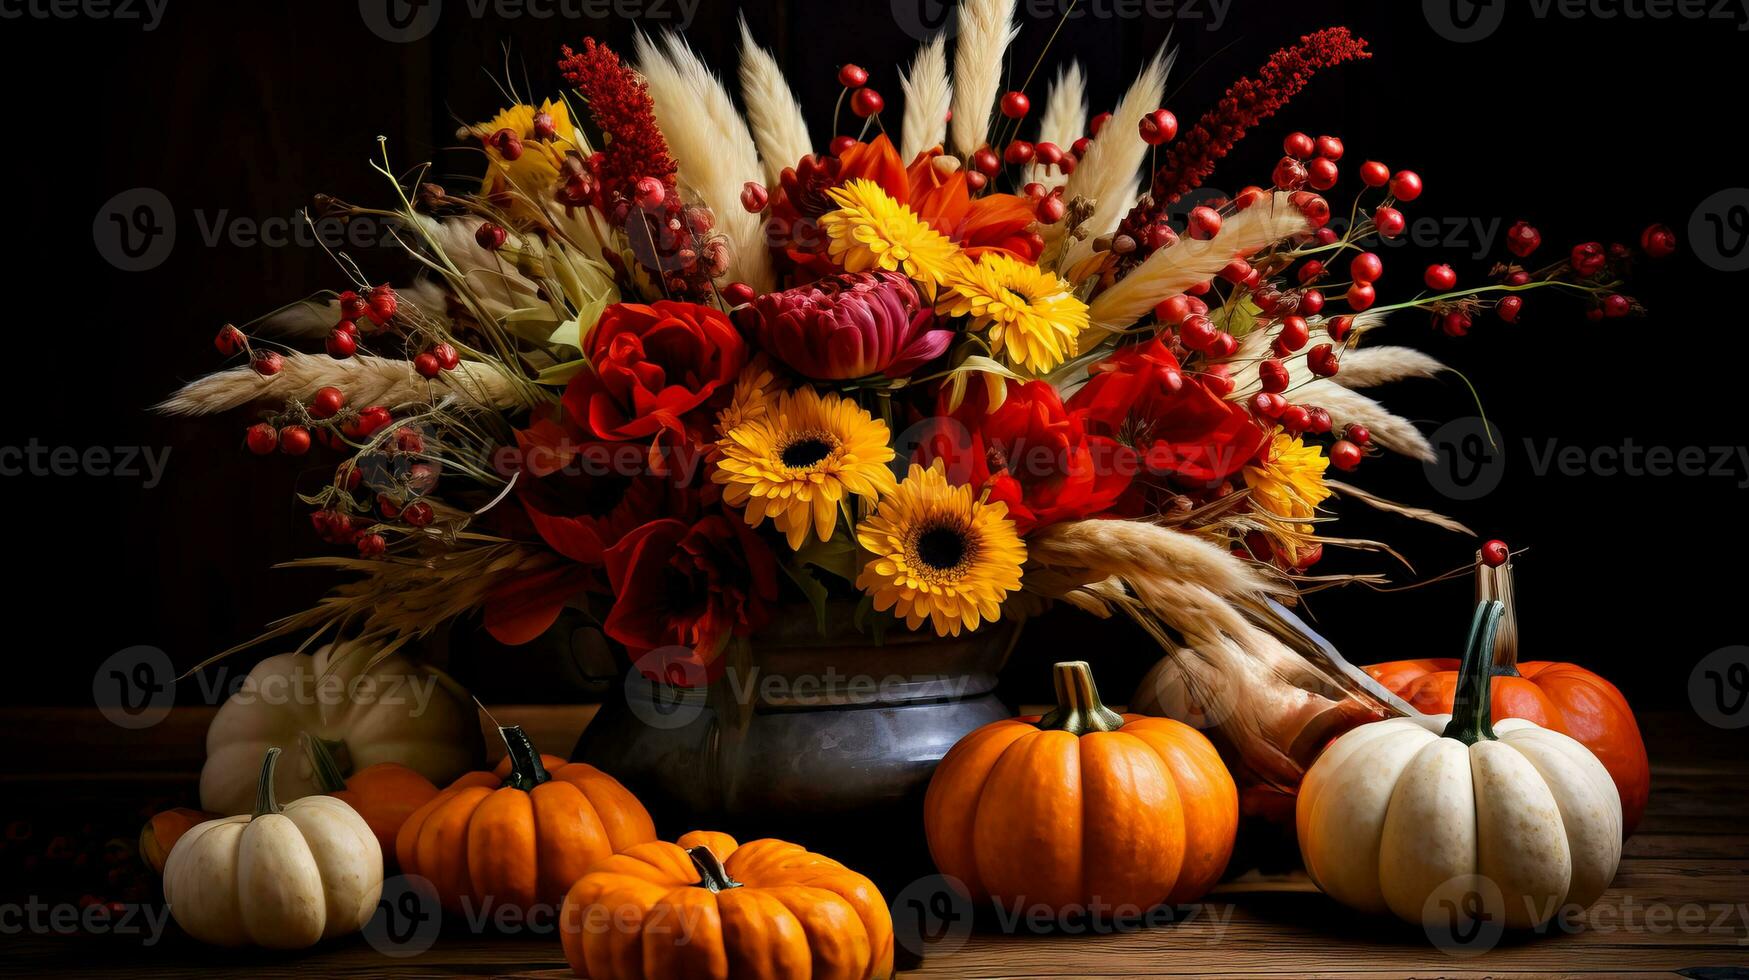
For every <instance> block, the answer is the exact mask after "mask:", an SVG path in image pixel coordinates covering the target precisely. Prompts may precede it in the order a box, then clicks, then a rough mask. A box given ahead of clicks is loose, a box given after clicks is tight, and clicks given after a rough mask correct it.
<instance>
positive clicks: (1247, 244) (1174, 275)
mask: <svg viewBox="0 0 1749 980" xmlns="http://www.w3.org/2000/svg"><path fill="white" fill-rule="evenodd" d="M1079 172H1080V171H1079V170H1077V171H1076V173H1079ZM1310 227H1311V226H1310V224H1309V223H1308V222H1307V221H1306V216H1305V215H1304V214H1302V213H1300V209H1299V208H1296V207H1294V206H1293V205H1292V204H1290V203H1289V202H1288V194H1286V193H1285V192H1278V193H1276V194H1275V195H1273V196H1272V197H1270V198H1269V199H1268V200H1264V201H1258V202H1257V203H1255V204H1253V205H1251V206H1250V207H1248V208H1246V209H1245V210H1243V211H1240V212H1239V213H1237V214H1235V215H1233V216H1232V217H1230V218H1228V219H1227V220H1226V221H1225V222H1224V223H1223V224H1222V225H1221V230H1220V233H1219V234H1217V235H1215V237H1213V238H1211V239H1208V240H1206V241H1197V240H1195V239H1190V238H1184V239H1180V240H1179V241H1178V243H1177V244H1176V245H1172V246H1171V247H1169V248H1162V249H1158V250H1156V251H1155V252H1154V253H1153V254H1152V255H1150V256H1148V257H1147V259H1145V260H1144V261H1143V262H1142V263H1141V264H1140V265H1138V266H1136V267H1135V268H1134V269H1132V270H1130V273H1129V275H1127V276H1124V277H1123V278H1122V279H1119V280H1118V281H1117V282H1116V283H1115V284H1114V285H1112V286H1111V287H1110V288H1109V289H1107V290H1105V291H1104V292H1102V293H1100V294H1099V295H1097V296H1095V297H1094V298H1093V302H1092V303H1091V304H1090V305H1089V308H1088V315H1089V318H1090V320H1091V324H1092V325H1091V329H1094V330H1098V331H1102V332H1116V331H1119V330H1123V329H1126V328H1128V327H1129V326H1130V325H1131V324H1133V323H1135V322H1136V321H1137V320H1139V319H1141V318H1142V316H1143V315H1145V314H1146V313H1147V312H1148V311H1149V310H1152V309H1153V308H1154V306H1155V305H1156V304H1158V303H1159V302H1160V301H1161V300H1164V299H1166V298H1167V297H1170V296H1176V295H1178V294H1179V293H1182V292H1184V291H1185V290H1186V289H1188V288H1190V287H1191V286H1194V285H1196V284H1197V283H1199V282H1204V281H1206V280H1208V279H1210V278H1212V277H1213V276H1214V275H1215V273H1217V272H1220V271H1221V269H1222V268H1224V267H1225V266H1226V264H1227V263H1228V262H1230V261H1232V259H1233V256H1235V255H1251V254H1253V253H1255V252H1258V251H1260V250H1262V249H1264V248H1266V247H1268V246H1269V245H1271V244H1274V243H1275V242H1278V241H1281V240H1282V239H1285V238H1288V237H1290V236H1292V235H1297V234H1300V233H1302V232H1305V231H1308V230H1310ZM1093 336H1095V337H1097V336H1098V334H1094V335H1093ZM1083 346H1086V345H1085V344H1084V345H1083Z"/></svg>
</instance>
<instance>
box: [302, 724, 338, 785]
mask: <svg viewBox="0 0 1749 980" xmlns="http://www.w3.org/2000/svg"><path fill="white" fill-rule="evenodd" d="M298 745H299V746H301V747H302V748H303V750H304V756H305V757H306V758H308V759H309V760H310V769H311V771H312V772H314V773H315V774H316V785H318V786H320V787H322V792H324V793H338V792H340V791H341V790H343V789H345V788H346V774H345V773H344V772H342V771H341V769H340V763H339V762H338V761H337V760H336V759H335V758H334V750H333V749H330V748H329V747H328V745H329V743H328V741H327V740H326V739H321V738H317V737H316V736H314V735H311V734H310V733H309V732H299V733H298Z"/></svg>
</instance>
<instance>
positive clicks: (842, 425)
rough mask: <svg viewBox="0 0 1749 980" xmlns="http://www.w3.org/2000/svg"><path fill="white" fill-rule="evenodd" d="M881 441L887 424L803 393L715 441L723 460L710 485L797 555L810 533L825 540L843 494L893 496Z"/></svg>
mask: <svg viewBox="0 0 1749 980" xmlns="http://www.w3.org/2000/svg"><path fill="white" fill-rule="evenodd" d="M887 439H888V433H887V424H886V423H885V422H882V421H880V420H879V419H876V418H874V417H873V416H871V415H869V414H868V413H867V412H865V411H863V410H862V408H860V407H859V406H858V405H857V404H856V403H855V402H853V401H850V400H849V399H847V398H842V397H840V396H838V395H834V394H830V393H828V394H825V395H822V394H820V393H818V392H816V391H815V390H814V389H813V388H810V387H807V386H803V387H801V388H798V389H796V390H795V391H790V392H785V393H783V394H782V395H779V396H778V397H777V400H776V402H775V404H773V405H771V406H769V407H768V409H767V411H766V413H765V415H764V417H762V418H755V419H750V420H748V421H745V422H743V423H741V424H740V425H737V426H735V427H734V428H732V429H730V430H729V431H728V432H727V433H725V434H724V436H723V438H722V439H720V440H718V442H717V449H718V452H719V453H720V455H721V457H722V458H721V459H719V460H718V461H717V468H716V471H715V472H714V473H712V474H711V479H713V480H715V481H716V482H718V483H721V484H723V485H724V486H723V499H724V500H725V501H726V502H728V504H729V505H730V506H732V507H744V508H745V509H746V514H745V516H746V518H747V523H748V524H749V525H751V526H753V527H758V526H759V523H760V522H761V521H763V520H765V519H766V518H767V517H769V518H771V523H772V524H774V525H775V526H776V527H777V529H778V530H779V531H782V532H783V533H784V536H785V537H786V538H788V539H789V546H790V547H791V548H792V549H793V548H800V547H801V546H802V542H804V541H806V540H807V537H808V529H809V528H810V527H811V528H813V530H814V533H815V534H816V535H817V536H818V537H819V539H820V540H821V541H825V540H827V539H828V538H830V537H832V530H833V528H835V527H836V526H837V524H838V507H839V503H840V501H842V500H843V499H844V495H845V494H846V493H850V494H855V495H856V496H859V497H867V498H871V499H872V498H876V497H879V496H880V495H882V494H885V493H890V492H892V489H893V473H892V471H891V470H889V469H887V463H888V461H890V460H891V459H892V458H893V448H892V447H891V446H889V445H887Z"/></svg>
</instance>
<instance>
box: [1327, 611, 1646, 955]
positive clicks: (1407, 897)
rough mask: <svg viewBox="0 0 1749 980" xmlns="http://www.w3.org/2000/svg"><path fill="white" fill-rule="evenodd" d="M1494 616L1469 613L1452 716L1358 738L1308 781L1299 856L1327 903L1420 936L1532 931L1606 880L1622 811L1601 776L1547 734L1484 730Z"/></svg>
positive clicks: (1508, 725) (1581, 753) (1597, 766)
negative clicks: (1409, 926) (1419, 928)
mask: <svg viewBox="0 0 1749 980" xmlns="http://www.w3.org/2000/svg"><path fill="white" fill-rule="evenodd" d="M1503 611H1504V607H1503V606H1502V605H1501V604H1500V603H1499V602H1497V601H1489V602H1484V603H1482V604H1481V605H1480V606H1479V607H1478V608H1477V610H1476V618H1475V621H1474V622H1473V623H1472V625H1471V628H1470V644H1469V648H1468V649H1466V650H1465V652H1464V661H1463V666H1462V668H1461V670H1462V675H1461V677H1460V679H1459V682H1458V689H1457V695H1456V699H1455V700H1454V702H1453V710H1452V714H1450V715H1439V716H1431V717H1430V716H1426V715H1417V716H1413V717H1409V718H1394V719H1391V720H1389V721H1381V722H1374V723H1372V724H1369V725H1362V726H1360V727H1359V728H1356V729H1353V730H1352V731H1350V732H1348V733H1347V734H1345V735H1343V736H1342V737H1341V738H1339V739H1337V740H1336V741H1335V742H1334V743H1332V744H1331V746H1330V747H1329V748H1328V749H1326V750H1325V751H1324V753H1323V755H1321V756H1320V757H1319V758H1318V760H1317V762H1316V763H1314V764H1313V766H1312V768H1311V770H1310V771H1309V772H1307V773H1306V777H1305V780H1304V782H1303V783H1302V784H1301V786H1300V795H1299V801H1298V804H1297V811H1296V822H1297V825H1298V830H1299V841H1300V853H1301V855H1302V856H1303V857H1304V859H1305V864H1306V871H1307V872H1308V873H1309V874H1310V875H1311V877H1312V880H1313V881H1315V882H1317V884H1318V887H1320V888H1322V889H1323V890H1324V891H1325V892H1326V893H1327V894H1329V895H1330V897H1331V898H1334V899H1336V900H1337V901H1338V902H1341V903H1342V904H1344V905H1347V906H1350V907H1352V908H1356V909H1360V910H1363V911H1366V912H1372V913H1384V912H1387V911H1389V912H1391V913H1393V914H1395V915H1397V916H1398V917H1400V918H1402V919H1405V920H1408V921H1410V922H1415V923H1421V924H1423V925H1425V926H1428V927H1430V928H1431V927H1450V926H1451V924H1452V922H1453V917H1454V916H1457V915H1465V916H1467V915H1468V914H1469V913H1471V912H1476V913H1479V912H1481V911H1483V910H1485V911H1486V912H1487V914H1489V915H1497V916H1499V917H1501V918H1502V919H1503V924H1504V925H1505V926H1506V927H1508V928H1534V927H1536V926H1540V925H1542V924H1543V923H1545V922H1547V921H1548V920H1550V919H1551V918H1553V917H1554V916H1555V915H1556V914H1558V913H1559V912H1561V911H1562V909H1563V908H1565V907H1571V906H1576V907H1579V908H1584V907H1586V906H1589V905H1590V904H1591V903H1592V902H1594V901H1596V900H1597V898H1598V896H1599V895H1601V894H1603V891H1604V889H1606V888H1608V887H1609V883H1610V881H1611V880H1612V879H1613V878H1614V877H1615V871H1616V867H1617V866H1618V865H1619V864H1620V863H1621V831H1622V811H1621V797H1620V795H1619V794H1618V793H1617V791H1616V788H1615V781H1614V780H1612V779H1611V778H1610V776H1609V772H1608V770H1606V769H1604V768H1603V764H1602V763H1600V762H1598V761H1597V757H1596V756H1594V755H1592V754H1591V752H1590V750H1588V749H1586V748H1585V746H1583V745H1581V744H1579V743H1578V742H1577V741H1575V740H1573V739H1572V738H1570V737H1568V736H1566V735H1563V734H1561V733H1559V732H1554V731H1550V730H1548V729H1545V728H1541V727H1539V726H1537V725H1534V724H1532V723H1530V722H1527V721H1522V720H1519V719H1508V720H1505V721H1502V722H1500V723H1499V724H1498V725H1491V724H1490V718H1489V715H1490V711H1489V692H1488V686H1489V685H1488V677H1489V673H1490V671H1489V669H1488V668H1489V665H1490V664H1491V663H1492V662H1493V649H1494V636H1495V631H1496V627H1497V625H1498V623H1499V619H1500V615H1501V613H1502V612H1503ZM1483 882H1487V883H1491V885H1492V888H1490V887H1488V886H1487V885H1485V884H1483ZM1495 888H1497V889H1498V894H1497V895H1495V894H1493V889H1495ZM1477 896H1479V897H1483V898H1484V900H1485V902H1486V904H1485V905H1484V906H1480V907H1478V906H1477V904H1476V902H1475V897H1477ZM1494 902H1499V903H1501V904H1502V907H1501V908H1499V909H1494V908H1492V907H1491V906H1492V905H1493V903H1494ZM1466 910H1467V911H1466Z"/></svg>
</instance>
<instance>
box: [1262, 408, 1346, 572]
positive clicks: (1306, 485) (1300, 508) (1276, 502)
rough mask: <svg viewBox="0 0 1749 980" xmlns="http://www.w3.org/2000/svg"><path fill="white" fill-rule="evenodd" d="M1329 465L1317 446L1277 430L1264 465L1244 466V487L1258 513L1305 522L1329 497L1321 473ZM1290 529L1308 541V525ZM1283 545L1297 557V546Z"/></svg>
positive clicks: (1294, 526) (1271, 440) (1309, 530)
mask: <svg viewBox="0 0 1749 980" xmlns="http://www.w3.org/2000/svg"><path fill="white" fill-rule="evenodd" d="M1329 466H1330V461H1329V460H1328V459H1325V458H1324V453H1323V452H1322V451H1321V450H1320V449H1319V448H1318V447H1317V446H1316V445H1309V446H1308V445H1306V444H1305V443H1303V442H1302V441H1301V440H1300V437H1299V436H1290V435H1288V434H1286V433H1285V432H1283V431H1281V430H1280V429H1277V430H1276V432H1275V434H1274V436H1273V437H1271V439H1270V442H1269V452H1268V453H1267V455H1266V456H1265V462H1262V463H1252V464H1250V465H1248V466H1246V467H1245V471H1244V472H1245V485H1246V486H1248V487H1250V488H1251V501H1252V503H1254V504H1255V505H1256V506H1257V508H1258V509H1259V510H1262V511H1264V512H1265V513H1267V514H1269V515H1270V516H1272V517H1277V518H1280V519H1282V520H1284V521H1289V522H1294V521H1301V520H1307V519H1309V518H1311V517H1312V516H1313V515H1315V514H1316V513H1317V511H1318V505H1319V504H1321V503H1323V502H1324V500H1325V498H1327V497H1329V496H1330V488H1329V487H1327V486H1325V485H1324V471H1325V470H1326V469H1328V468H1329ZM1289 530H1291V531H1292V532H1293V533H1294V534H1296V535H1300V536H1304V537H1308V538H1309V537H1310V536H1311V534H1312V526H1311V525H1310V524H1297V523H1293V524H1290V525H1289ZM1284 544H1286V545H1287V546H1288V550H1289V551H1290V553H1291V554H1290V555H1289V557H1290V558H1291V557H1294V556H1295V555H1297V553H1298V550H1299V548H1298V543H1296V542H1294V541H1286V542H1284Z"/></svg>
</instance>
